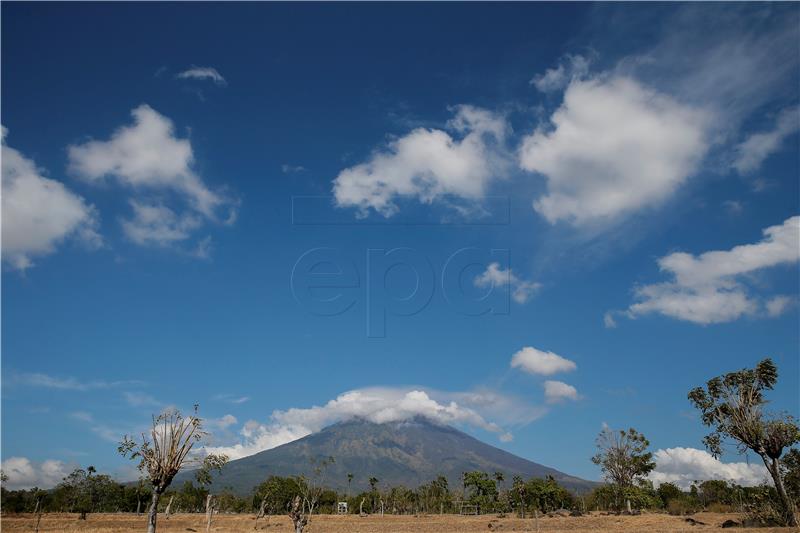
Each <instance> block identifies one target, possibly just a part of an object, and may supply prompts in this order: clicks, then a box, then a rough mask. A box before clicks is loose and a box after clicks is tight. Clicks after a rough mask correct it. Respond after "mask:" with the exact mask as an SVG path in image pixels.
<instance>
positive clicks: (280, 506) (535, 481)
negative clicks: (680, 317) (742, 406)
mask: <svg viewBox="0 0 800 533" xmlns="http://www.w3.org/2000/svg"><path fill="white" fill-rule="evenodd" d="M785 462H786V463H787V464H788V465H789V466H790V468H787V472H786V474H787V475H786V481H787V483H786V485H787V487H786V488H787V491H788V492H789V493H790V496H791V497H792V498H793V499H794V500H795V501H800V452H798V451H797V450H792V452H791V453H790V454H788V456H787V458H786V461H785ZM370 481H371V484H370V485H371V488H370V489H369V490H366V491H361V492H358V493H354V494H351V495H348V493H347V491H344V492H341V491H336V490H333V489H325V488H323V489H320V491H319V496H318V502H317V507H316V511H315V512H316V513H319V514H334V513H337V512H338V504H339V502H347V504H348V512H349V513H355V514H358V513H366V514H380V513H384V514H437V513H445V514H460V513H466V514H472V513H475V514H488V513H506V514H514V515H517V516H520V517H523V518H524V517H529V516H533V515H534V513H539V514H546V513H552V512H555V511H562V512H563V511H569V512H570V513H572V514H575V515H579V514H583V513H586V512H589V511H607V512H609V511H615V510H617V502H618V494H617V493H616V491H615V489H614V487H613V486H612V485H599V486H598V487H596V488H595V489H594V490H592V491H591V492H588V493H585V494H575V493H573V492H570V491H569V490H567V489H566V488H564V487H563V486H561V485H559V484H558V482H557V481H556V480H555V479H553V478H552V477H547V478H544V479H541V478H531V479H528V480H523V479H522V478H520V477H519V476H515V477H513V478H512V479H511V480H506V478H505V476H504V475H503V474H502V473H500V472H495V473H492V474H490V473H487V472H478V471H475V472H466V473H465V474H464V475H463V478H462V483H461V485H459V486H457V487H450V486H449V483H448V481H447V478H445V477H444V476H439V477H437V478H436V479H434V480H432V481H430V482H429V483H425V484H423V485H420V486H419V487H416V488H414V489H411V488H407V487H404V486H392V487H382V486H381V484H380V482H379V480H377V479H376V478H371V479H370ZM304 483H306V481H305V480H304V479H303V478H302V477H280V476H270V477H269V478H267V479H266V480H265V481H264V482H263V483H261V484H259V485H258V486H257V487H255V488H254V490H253V491H252V494H250V495H249V496H244V497H243V496H238V495H236V494H235V493H234V492H233V491H231V490H230V489H223V490H220V491H216V492H215V493H214V499H215V508H216V510H217V512H220V513H257V512H258V510H259V509H260V508H261V505H262V504H265V506H264V511H265V512H266V513H267V514H285V513H286V511H287V509H289V508H290V506H291V503H292V500H293V499H294V498H295V497H296V496H301V495H302V494H303V493H304V488H305V487H304V486H303V484H304ZM0 491H1V492H2V502H0V505H2V510H3V512H4V513H32V512H35V511H37V510H38V511H40V512H70V513H80V514H88V513H111V512H114V513H116V512H122V513H141V512H144V511H145V510H146V504H147V503H148V502H149V501H150V497H151V491H150V489H149V488H148V486H147V485H146V484H145V483H136V484H131V483H127V484H123V483H118V482H116V481H114V480H113V479H111V477H110V476H108V475H105V474H98V473H97V472H96V471H95V469H94V468H92V467H89V468H87V469H86V470H83V469H78V470H75V471H74V472H73V473H72V474H70V475H69V476H67V477H66V478H65V479H64V481H63V482H62V483H60V484H59V485H58V486H56V487H55V488H53V489H51V490H40V489H36V488H34V489H29V490H6V489H5V488H2V489H0ZM208 495H209V490H208V488H206V487H204V486H202V485H198V484H195V483H193V482H191V481H186V482H185V483H184V484H183V485H182V486H180V487H179V488H176V489H174V490H169V491H167V492H165V493H164V497H163V498H162V499H161V503H160V504H159V512H160V513H164V512H165V511H166V510H167V506H170V508H171V512H173V513H176V512H182V513H202V512H205V506H206V499H207V496H208ZM776 497H777V495H776V494H775V488H774V487H773V486H770V485H761V486H756V487H744V486H741V485H738V484H735V483H731V482H728V481H724V480H708V481H703V482H697V483H695V484H692V485H691V487H690V489H689V490H682V489H681V488H679V487H678V486H677V485H675V484H673V483H662V484H660V485H659V486H658V488H654V486H653V485H652V483H650V482H644V483H642V484H640V485H638V486H631V487H628V488H627V489H625V492H624V498H625V500H627V501H630V502H631V505H632V507H633V508H634V509H637V510H649V511H660V512H668V513H670V514H676V515H681V514H691V513H695V512H699V511H703V510H707V511H715V512H742V513H747V514H750V515H755V516H761V517H763V518H764V519H769V517H770V513H771V512H772V511H770V508H771V505H772V504H771V502H773V501H774V500H775V499H776Z"/></svg>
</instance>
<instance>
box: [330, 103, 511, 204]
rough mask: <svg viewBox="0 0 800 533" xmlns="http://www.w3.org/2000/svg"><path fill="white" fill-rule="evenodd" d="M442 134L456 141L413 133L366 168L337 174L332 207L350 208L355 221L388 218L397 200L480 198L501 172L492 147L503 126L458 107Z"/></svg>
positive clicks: (500, 138) (471, 109)
mask: <svg viewBox="0 0 800 533" xmlns="http://www.w3.org/2000/svg"><path fill="white" fill-rule="evenodd" d="M448 129H449V130H451V131H453V132H455V133H457V134H461V135H462V137H461V138H460V139H456V138H454V137H452V136H451V135H450V133H448V132H446V131H442V130H439V129H425V128H417V129H415V130H413V131H411V132H410V133H408V134H407V135H405V136H403V137H400V138H398V139H395V140H394V141H392V142H391V143H390V144H389V146H388V149H387V150H385V151H381V152H376V153H374V154H373V155H372V157H371V158H370V159H369V160H368V161H367V162H366V163H361V164H359V165H356V166H353V167H350V168H346V169H344V170H342V171H341V172H340V173H339V175H338V176H337V177H336V179H335V180H334V182H333V193H334V196H335V199H336V204H337V205H338V206H339V207H355V208H357V209H358V210H359V214H360V216H366V215H367V213H368V211H369V209H374V210H375V211H376V212H378V213H380V214H382V215H383V216H385V217H389V216H392V215H393V214H395V213H396V212H397V210H398V207H397V205H396V204H395V200H396V199H398V198H416V199H418V200H419V201H421V202H423V203H431V202H433V201H435V200H437V199H443V198H447V197H455V198H461V199H467V200H477V199H480V198H482V197H483V196H484V194H485V192H486V190H487V188H488V184H489V182H490V181H491V180H492V179H494V178H497V177H499V176H500V175H501V174H502V173H503V171H504V160H503V157H502V155H501V152H500V151H499V150H498V147H499V145H500V144H501V143H502V142H503V140H504V139H505V137H506V133H507V130H508V125H507V123H506V121H505V119H503V118H502V117H500V116H497V115H495V114H493V113H491V112H490V111H487V110H485V109H480V108H477V107H472V106H468V105H462V106H458V107H457V108H455V116H454V117H453V119H452V120H450V121H449V122H448Z"/></svg>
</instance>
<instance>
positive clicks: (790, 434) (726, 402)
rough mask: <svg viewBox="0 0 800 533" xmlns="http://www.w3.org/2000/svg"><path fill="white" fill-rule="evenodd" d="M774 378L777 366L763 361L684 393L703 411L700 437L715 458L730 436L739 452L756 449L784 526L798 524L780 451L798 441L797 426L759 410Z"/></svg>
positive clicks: (788, 417)
mask: <svg viewBox="0 0 800 533" xmlns="http://www.w3.org/2000/svg"><path fill="white" fill-rule="evenodd" d="M777 381H778V368H777V367H776V366H775V363H773V362H772V359H769V358H767V359H764V360H763V361H761V362H760V363H758V365H756V367H755V368H753V369H749V368H744V369H742V370H739V371H738V372H730V373H728V374H725V375H724V376H718V377H715V378H713V379H711V380H709V381H708V382H707V383H706V387H705V388H703V387H697V388H695V389H692V390H691V391H690V392H689V401H691V402H692V404H693V405H694V406H695V407H697V408H698V409H699V410H700V412H701V413H702V420H703V424H705V425H706V426H708V427H711V428H713V431H712V432H711V433H710V434H709V435H707V436H706V437H705V438H704V439H703V443H704V444H705V445H706V448H708V450H709V451H710V452H711V454H712V455H714V457H719V456H720V455H721V454H722V445H723V443H724V441H725V439H730V440H733V441H734V442H735V443H736V444H737V446H738V448H739V452H740V453H745V452H746V451H747V450H752V451H753V452H755V453H756V454H757V455H758V456H759V457H761V460H762V461H763V462H764V466H766V467H767V471H768V472H769V474H770V476H772V481H773V483H774V484H775V490H776V491H777V492H778V497H779V498H780V503H781V506H782V507H783V511H784V515H785V518H786V524H787V525H789V526H797V525H798V517H797V510H796V508H795V505H794V502H793V501H792V499H791V498H790V497H789V495H788V494H787V493H786V488H785V486H784V482H783V481H784V480H783V475H782V465H781V455H783V450H784V449H785V448H788V447H790V446H792V445H793V444H795V443H796V442H800V427H798V422H797V420H796V419H795V418H794V417H792V416H791V415H788V414H784V415H772V416H770V415H767V414H765V413H764V409H763V407H764V405H765V404H766V403H767V400H766V399H765V398H764V391H765V390H772V388H773V387H774V386H775V384H776V383H777Z"/></svg>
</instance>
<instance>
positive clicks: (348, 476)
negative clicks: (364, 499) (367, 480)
mask: <svg viewBox="0 0 800 533" xmlns="http://www.w3.org/2000/svg"><path fill="white" fill-rule="evenodd" d="M352 482H353V474H352V473H349V474H347V499H348V500H349V499H350V483H352Z"/></svg>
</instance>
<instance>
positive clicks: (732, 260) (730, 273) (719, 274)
mask: <svg viewBox="0 0 800 533" xmlns="http://www.w3.org/2000/svg"><path fill="white" fill-rule="evenodd" d="M763 233H764V238H763V239H762V240H761V241H759V242H757V243H755V244H744V245H740V246H735V247H734V248H732V249H730V250H717V251H711V252H705V253H703V254H701V255H699V256H694V255H692V254H688V253H682V252H677V253H673V254H670V255H668V256H666V257H662V258H661V259H659V260H658V265H659V267H660V268H661V270H662V271H664V272H667V273H669V274H670V275H671V276H672V277H673V278H674V279H673V280H672V281H667V282H664V283H656V284H653V285H643V286H641V287H637V288H636V291H635V292H636V297H637V299H638V300H639V301H638V302H637V303H634V304H633V305H631V306H630V307H629V308H628V315H629V316H631V317H636V316H639V315H644V314H649V313H660V314H663V315H666V316H669V317H673V318H677V319H681V320H688V321H691V322H695V323H698V324H713V323H720V322H730V321H732V320H736V319H737V318H739V317H741V316H742V315H746V314H749V315H753V314H756V313H758V312H759V310H760V309H761V307H762V303H761V301H760V299H759V298H757V297H754V296H752V295H751V294H750V292H749V290H748V289H747V287H746V286H745V285H743V284H742V282H741V281H742V279H743V278H744V277H745V276H747V275H749V274H751V273H753V272H756V271H758V270H761V269H765V268H769V267H774V266H778V265H788V264H792V263H796V262H797V261H798V259H800V216H795V217H792V218H789V219H787V220H786V221H785V222H784V223H783V224H781V225H779V226H771V227H769V228H767V229H765V230H764V232H763ZM773 302H774V303H772V304H771V307H769V305H770V304H769V303H768V304H767V311H768V313H769V314H772V313H773V312H778V311H782V310H783V309H784V308H785V307H782V306H783V305H784V302H783V301H782V300H773Z"/></svg>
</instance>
